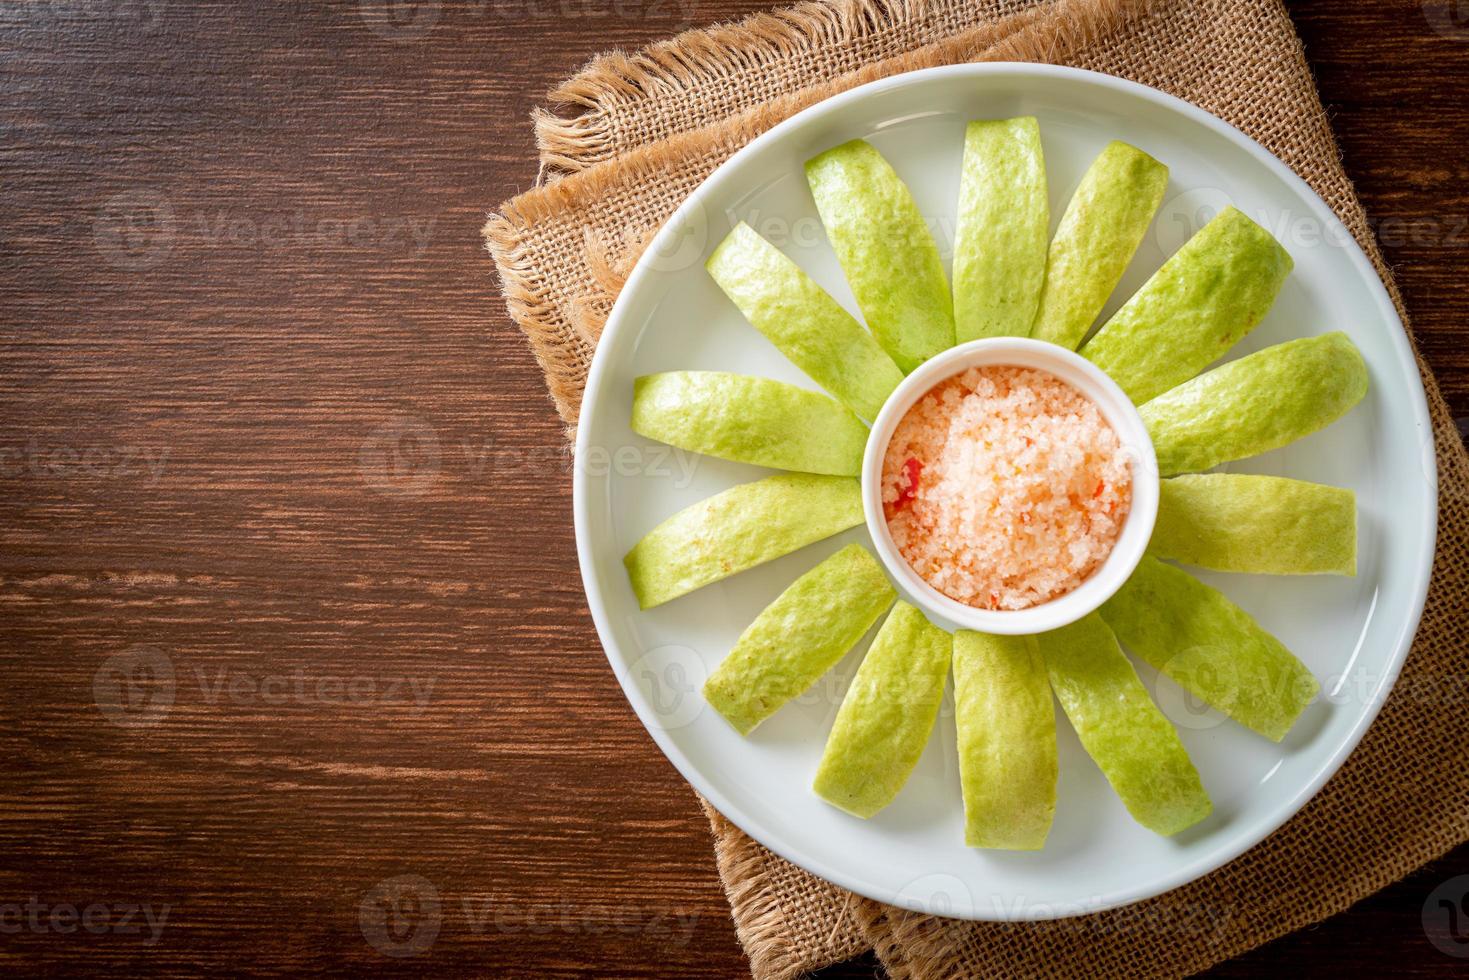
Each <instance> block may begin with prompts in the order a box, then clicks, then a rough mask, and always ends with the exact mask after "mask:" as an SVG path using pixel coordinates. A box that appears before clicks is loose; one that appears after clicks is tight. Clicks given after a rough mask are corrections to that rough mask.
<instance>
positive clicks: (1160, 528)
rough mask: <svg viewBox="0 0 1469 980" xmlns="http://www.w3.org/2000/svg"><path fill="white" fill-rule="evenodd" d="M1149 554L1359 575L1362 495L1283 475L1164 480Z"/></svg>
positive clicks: (1220, 568)
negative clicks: (1359, 499)
mask: <svg viewBox="0 0 1469 980" xmlns="http://www.w3.org/2000/svg"><path fill="white" fill-rule="evenodd" d="M1148 553H1149V554H1151V555H1152V556H1153V557H1155V558H1165V559H1172V560H1174V561H1181V562H1184V563H1185V564H1189V565H1198V566H1199V567H1200V568H1209V569H1213V570H1214V571H1217V572H1251V573H1255V574H1259V575H1355V574H1357V498H1356V496H1355V495H1354V494H1353V493H1352V491H1350V490H1344V489H1342V488H1340V487H1328V486H1324V485H1322V484H1320V483H1306V482H1304V481H1302V480H1288V479H1286V478H1285V477H1280V476H1253V475H1248V474H1244V473H1205V474H1199V475H1193V476H1176V477H1173V478H1172V479H1171V480H1164V481H1162V484H1161V487H1160V494H1159V500H1158V521H1157V523H1156V524H1155V525H1154V527H1153V537H1152V540H1151V541H1149V542H1148Z"/></svg>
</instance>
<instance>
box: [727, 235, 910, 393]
mask: <svg viewBox="0 0 1469 980" xmlns="http://www.w3.org/2000/svg"><path fill="white" fill-rule="evenodd" d="M704 267H705V268H706V269H707V270H708V271H709V274H710V275H711V276H713V277H714V281H715V282H717V283H718V284H719V288H720V289H722V290H724V293H725V295H726V296H728V297H729V298H730V299H731V300H732V301H733V302H734V304H735V306H738V307H739V308H740V312H741V313H743V314H744V315H745V318H746V319H747V320H749V321H750V323H751V324H753V325H754V327H755V329H757V330H759V331H760V332H761V333H762V334H764V335H765V336H766V338H767V339H769V340H770V342H771V343H772V344H774V345H775V346H776V347H777V348H779V349H780V352H781V353H782V354H784V355H785V356H786V357H788V358H789V359H790V360H791V363H793V364H795V365H796V367H798V368H800V369H801V370H802V371H805V372H806V374H808V375H810V377H811V380H813V381H815V382H816V383H817V384H819V385H821V387H823V388H825V389H826V390H827V391H829V392H831V394H832V395H833V396H835V398H836V399H837V401H839V402H841V403H842V404H843V405H846V406H847V407H848V408H850V409H851V410H852V411H854V412H856V413H857V414H858V415H860V416H862V418H864V419H874V418H876V417H877V413H878V412H879V411H880V410H881V409H882V403H883V402H884V401H886V400H887V397H888V395H890V394H892V391H893V389H894V388H896V387H897V386H898V383H899V382H900V381H902V380H903V372H902V371H900V370H898V366H897V365H896V364H894V363H893V359H892V358H891V357H888V355H887V354H886V353H885V352H884V351H883V349H882V347H881V346H879V345H878V343H877V341H876V340H874V339H873V337H872V334H870V333H868V332H867V330H866V329H865V328H864V327H863V326H862V324H860V323H858V322H857V321H856V320H855V319H854V318H853V317H852V315H851V314H850V313H848V312H847V311H846V310H845V309H843V308H842V305H841V304H840V303H838V302H837V301H836V300H834V299H832V298H831V295H830V294H829V293H827V292H826V290H824V289H822V288H821V287H820V286H818V285H817V284H816V283H815V282H813V281H812V280H811V277H810V276H808V275H806V273H804V272H802V271H801V267H800V266H798V265H796V263H794V262H792V261H791V260H790V259H789V258H788V257H786V255H785V254H784V253H783V252H781V251H780V250H779V249H777V248H776V247H775V246H774V245H772V244H770V243H769V242H767V241H766V240H765V239H763V238H761V237H760V236H759V235H757V234H756V233H755V232H754V230H753V229H751V228H750V226H749V225H746V224H744V223H743V222H741V223H740V224H739V225H737V226H736V227H735V229H734V230H733V231H731V232H730V233H729V235H728V236H727V237H726V238H725V239H724V241H722V242H720V244H719V247H718V248H716V249H715V250H714V254H713V255H711V256H709V261H708V262H706V263H705V264H704Z"/></svg>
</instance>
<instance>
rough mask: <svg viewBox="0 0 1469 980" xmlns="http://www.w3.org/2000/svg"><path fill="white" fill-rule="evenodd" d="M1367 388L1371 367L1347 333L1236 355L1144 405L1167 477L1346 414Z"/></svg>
mask: <svg viewBox="0 0 1469 980" xmlns="http://www.w3.org/2000/svg"><path fill="white" fill-rule="evenodd" d="M1366 394H1367V365H1366V363H1364V362H1363V360H1362V355H1361V354H1360V353H1358V351H1357V348H1356V347H1354V346H1353V345H1352V342H1351V341H1350V340H1348V339H1347V335H1346V334H1344V333H1342V332H1341V331H1336V332H1334V333H1328V334H1323V335H1322V336H1319V337H1305V338H1302V339H1301V340H1290V341H1286V342H1285V343H1283V344H1276V345H1275V346H1274V347H1267V348H1265V349H1264V350H1262V351H1256V352H1255V353H1253V354H1250V355H1247V356H1245V357H1241V358H1240V359H1239V360H1237V361H1230V362H1229V363H1228V364H1224V365H1221V366H1220V367H1217V368H1215V369H1214V370H1212V371H1209V372H1206V373H1204V374H1201V375H1199V376H1198V377H1197V378H1194V379H1193V380H1192V381H1186V382H1184V383H1183V384H1181V385H1179V386H1178V387H1177V388H1174V389H1172V390H1171V391H1167V392H1164V393H1163V394H1161V395H1159V396H1158V397H1157V398H1154V399H1153V400H1152V401H1149V402H1147V403H1146V404H1144V405H1143V406H1142V407H1141V408H1140V409H1138V411H1139V413H1140V414H1141V415H1142V418H1143V422H1144V423H1145V424H1146V425H1147V427H1148V434H1149V435H1151V436H1152V437H1153V448H1154V449H1155V450H1157V453H1158V469H1159V471H1160V473H1161V474H1162V475H1163V476H1174V475H1176V474H1178V473H1195V472H1198V471H1200V470H1207V469H1209V468H1211V467H1213V466H1217V465H1219V464H1220V463H1227V462H1229V461H1230V460H1233V459H1244V458H1245V457H1247V456H1256V455H1259V454H1260V453H1263V452H1266V451H1268V450H1271V449H1275V448H1277V447H1280V446H1284V445H1286V444H1287V443H1291V442H1294V441H1295V440H1297V439H1300V438H1301V437H1303V436H1308V435H1310V434H1311V433H1313V432H1315V431H1317V430H1318V429H1323V428H1325V427H1326V426H1328V425H1330V424H1331V423H1332V422H1335V421H1336V420H1337V419H1339V418H1341V417H1342V416H1343V415H1345V414H1346V413H1347V411H1348V410H1349V409H1351V407H1352V406H1353V405H1356V404H1357V402H1359V401H1361V400H1362V398H1363V396H1364V395H1366Z"/></svg>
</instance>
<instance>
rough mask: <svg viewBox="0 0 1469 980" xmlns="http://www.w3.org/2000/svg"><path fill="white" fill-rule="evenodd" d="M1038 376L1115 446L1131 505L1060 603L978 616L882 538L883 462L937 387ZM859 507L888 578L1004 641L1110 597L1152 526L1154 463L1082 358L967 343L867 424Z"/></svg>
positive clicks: (1105, 383) (1136, 424)
mask: <svg viewBox="0 0 1469 980" xmlns="http://www.w3.org/2000/svg"><path fill="white" fill-rule="evenodd" d="M999 365H1005V366H1011V367H1025V368H1034V369H1036V370H1039V371H1045V372H1047V373H1049V374H1051V375H1054V376H1055V377H1057V378H1059V379H1061V380H1062V381H1064V382H1066V383H1067V384H1069V385H1071V386H1072V387H1074V388H1076V389H1077V390H1078V391H1080V392H1081V393H1082V394H1083V395H1085V396H1086V397H1087V398H1089V399H1091V401H1092V402H1094V403H1095V404H1096V406H1097V408H1098V409H1099V410H1100V411H1101V413H1102V417H1103V418H1105V419H1106V420H1107V423H1108V424H1109V425H1111V427H1112V430H1113V431H1114V432H1115V433H1116V434H1117V438H1118V441H1119V442H1120V443H1121V446H1122V452H1123V454H1124V456H1125V458H1126V460H1127V463H1128V466H1129V468H1130V470H1131V473H1132V503H1131V507H1130V509H1129V510H1128V514H1127V517H1126V518H1125V519H1124V521H1123V524H1122V530H1121V532H1120V533H1119V534H1118V536H1117V540H1116V541H1115V542H1114V544H1113V547H1112V550H1111V552H1110V553H1109V554H1108V555H1107V558H1106V559H1105V560H1104V561H1103V562H1102V564H1101V565H1100V566H1099V567H1098V568H1097V569H1096V570H1094V571H1093V572H1092V573H1091V574H1090V575H1089V576H1088V577H1087V578H1086V579H1085V580H1084V581H1083V582H1082V583H1081V584H1080V585H1078V586H1077V587H1076V588H1075V589H1072V590H1071V591H1070V592H1067V593H1065V594H1064V595H1061V596H1058V597H1056V598H1054V599H1051V600H1049V601H1047V602H1042V603H1039V604H1038V605H1034V606H1031V607H1029V608H1027V609H1016V610H993V609H979V608H976V607H974V606H970V605H966V604H965V603H962V602H959V601H958V600H956V599H953V598H950V597H949V596H947V595H944V594H943V593H942V592H940V591H939V590H938V589H935V588H934V587H933V586H932V585H929V584H928V582H926V581H925V580H924V579H923V577H922V576H920V575H919V574H918V572H917V571H915V570H914V568H913V566H912V565H910V564H908V561H907V559H905V558H904V557H903V556H902V554H901V553H900V552H899V551H898V548H897V545H896V544H894V543H893V538H892V534H891V532H890V531H889V530H888V522H887V516H886V514H885V513H884V511H883V505H882V476H883V459H884V456H885V455H886V453H887V448H888V442H889V441H890V440H891V439H892V437H893V433H894V431H895V430H896V429H897V427H898V423H899V422H901V421H902V420H903V417H904V416H905V415H907V414H908V410H909V409H910V408H912V407H913V406H914V404H915V403H917V402H918V400H919V399H921V398H922V397H923V396H924V395H926V394H928V392H929V391H931V390H932V389H933V388H934V387H935V386H936V385H938V384H939V383H940V382H943V381H946V380H947V379H949V378H952V377H954V376H956V375H959V374H962V373H964V372H965V371H967V370H969V369H970V368H974V367H991V366H999ZM862 506H863V509H864V511H865V512H866V517H867V530H868V532H869V533H870V534H871V535H872V542H873V544H874V545H875V546H876V547H877V553H878V555H879V556H880V557H881V558H882V561H883V564H884V565H886V566H887V570H888V573H889V574H890V575H892V576H893V578H894V579H896V580H897V582H898V583H899V584H900V585H901V586H902V588H903V590H904V591H905V592H907V593H908V595H909V596H911V597H912V598H913V600H914V601H915V602H916V603H917V604H918V605H920V606H921V607H923V608H924V609H925V610H926V611H927V612H929V613H930V614H932V615H934V616H937V617H939V618H941V619H945V620H948V621H949V622H951V623H952V624H954V625H956V626H959V627H962V628H964V629H972V630H979V631H980V632H983V633H1001V634H1009V635H1018V634H1029V633H1045V632H1047V631H1049V630H1054V629H1060V628H1061V627H1062V626H1066V625H1068V624H1070V623H1074V622H1076V621H1077V620H1078V619H1081V618H1082V617H1083V616H1085V615H1086V614H1087V613H1090V612H1092V611H1093V610H1095V609H1096V608H1097V607H1098V606H1100V605H1101V604H1102V603H1104V602H1106V601H1107V600H1108V599H1109V598H1111V597H1112V595H1113V593H1115V592H1116V591H1117V590H1118V589H1120V588H1121V587H1122V584H1123V583H1124V582H1126V581H1127V579H1128V576H1130V575H1131V574H1132V572H1133V569H1135V568H1136V567H1137V563H1138V562H1139V561H1140V560H1141V559H1142V556H1143V552H1144V551H1145V550H1146V549H1147V546H1148V539H1149V538H1150V537H1152V534H1153V524H1154V522H1155V521H1156V520H1157V518H1158V459H1157V457H1156V456H1155V455H1154V453H1153V443H1152V440H1151V439H1149V438H1148V431H1147V428H1146V427H1145V426H1144V425H1143V420H1142V417H1141V416H1140V415H1138V412H1137V409H1136V408H1135V407H1134V406H1133V404H1132V402H1131V401H1130V400H1129V399H1128V397H1127V396H1126V395H1124V394H1123V393H1122V389H1121V388H1119V387H1117V385H1116V384H1115V383H1114V382H1113V381H1112V379H1111V378H1109V377H1107V375H1106V374H1105V373H1103V372H1102V370H1101V369H1100V368H1098V367H1097V366H1096V365H1094V364H1092V363H1091V362H1090V361H1088V360H1087V359H1086V358H1084V357H1082V356H1080V355H1079V354H1076V353H1073V352H1072V351H1069V350H1066V349H1065V348H1063V347H1058V346H1056V345H1055V344H1051V343H1047V342H1045V341H1041V340H1030V339H1028V338H1021V337H993V338H989V339H986V340H975V341H971V342H970V343H967V344H960V345H959V346H958V347H954V348H951V349H950V350H947V351H944V352H943V353H942V354H939V355H938V356H936V357H933V358H931V359H930V360H928V361H925V362H924V363H923V364H922V365H920V366H919V367H918V368H917V369H916V370H914V372H913V373H912V374H910V375H908V377H907V378H905V379H904V380H903V383H902V384H900V385H898V387H897V388H896V389H895V390H894V391H893V393H892V395H890V396H889V397H888V400H887V402H886V403H885V404H884V405H883V407H882V411H881V412H879V413H878V416H877V418H876V419H875V420H873V423H872V434H871V436H870V437H869V438H868V440H867V450H866V453H865V455H864V456H863V458H862Z"/></svg>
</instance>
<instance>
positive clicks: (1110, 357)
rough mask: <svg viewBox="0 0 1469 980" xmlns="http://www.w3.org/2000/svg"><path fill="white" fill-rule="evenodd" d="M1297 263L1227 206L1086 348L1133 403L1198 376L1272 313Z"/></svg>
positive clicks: (1274, 242)
mask: <svg viewBox="0 0 1469 980" xmlns="http://www.w3.org/2000/svg"><path fill="white" fill-rule="evenodd" d="M1294 265H1295V263H1294V262H1293V261H1292V260H1291V257H1290V253H1288V252H1286V250H1285V249H1284V248H1282V247H1281V245H1280V243H1279V242H1277V241H1276V240H1275V239H1274V238H1273V237H1272V236H1271V234H1270V232H1268V231H1266V230H1265V229H1264V228H1261V227H1260V226H1259V225H1257V224H1255V222H1253V221H1251V220H1250V219H1249V218H1247V217H1245V216H1244V214H1243V213H1241V212H1240V211H1238V210H1236V209H1235V208H1232V207H1227V208H1225V209H1224V210H1223V211H1221V212H1219V214H1218V215H1217V216H1216V217H1215V218H1214V220H1213V221H1210V222H1209V223H1208V224H1207V225H1205V226H1204V227H1203V228H1202V229H1200V231H1199V233H1198V234H1196V235H1194V236H1193V237H1192V238H1190V239H1189V240H1188V242H1187V243H1185V244H1184V246H1183V248H1181V249H1179V250H1178V251H1177V252H1176V253H1174V255H1173V257H1172V258H1170V259H1169V260H1168V261H1167V262H1165V263H1163V266H1162V268H1160V269H1159V270H1158V271H1157V272H1155V273H1154V274H1153V278H1151V279H1149V280H1148V281H1147V283H1146V284H1144V285H1143V287H1142V289H1139V290H1138V291H1137V292H1136V293H1135V294H1134V295H1133V297H1132V299H1130V300H1128V301H1127V303H1126V305H1124V306H1123V307H1122V309H1120V310H1118V311H1117V312H1116V314H1114V315H1113V317H1112V318H1111V319H1110V320H1108V321H1107V323H1106V325H1105V326H1103V327H1102V329H1101V330H1099V331H1098V332H1097V334H1096V336H1094V337H1092V339H1091V340H1089V341H1087V343H1086V346H1085V347H1083V348H1082V350H1081V354H1082V356H1083V357H1085V358H1087V359H1088V360H1090V361H1091V362H1092V363H1093V364H1095V365H1097V367H1099V368H1101V369H1102V370H1103V371H1106V372H1107V374H1108V375H1110V376H1111V378H1112V380H1113V381H1115V382H1117V384H1118V386H1119V387H1121V388H1122V390H1123V391H1124V392H1126V393H1127V397H1129V398H1131V399H1132V400H1133V401H1134V402H1135V403H1137V404H1139V405H1141V404H1142V403H1143V402H1145V401H1147V400H1148V399H1150V398H1153V397H1155V396H1157V395H1161V394H1163V392H1165V391H1167V390H1168V389H1169V388H1172V387H1174V386H1176V385H1179V384H1182V383H1183V382H1185V381H1187V380H1188V379H1189V378H1192V377H1193V376H1194V375H1196V374H1198V373H1199V372H1200V371H1202V370H1203V369H1204V368H1206V367H1208V366H1209V365H1210V364H1212V363H1214V361H1216V360H1218V359H1219V358H1220V357H1221V356H1223V355H1224V353H1225V352H1226V351H1227V350H1229V349H1230V348H1231V347H1233V346H1234V345H1235V344H1236V343H1238V342H1239V341H1240V340H1241V339H1242V338H1243V337H1244V336H1245V335H1246V334H1248V333H1249V332H1250V331H1251V330H1253V329H1255V326H1256V325H1257V324H1258V323H1259V322H1260V320H1261V319H1262V318H1263V317H1264V316H1265V314H1266V313H1267V312H1269V310H1270V307H1271V306H1272V305H1273V304H1274V303H1275V297H1276V294H1278V293H1279V292H1280V287H1281V286H1282V285H1284V283H1285V279H1286V276H1288V275H1290V271H1291V269H1292V268H1293V267H1294Z"/></svg>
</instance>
